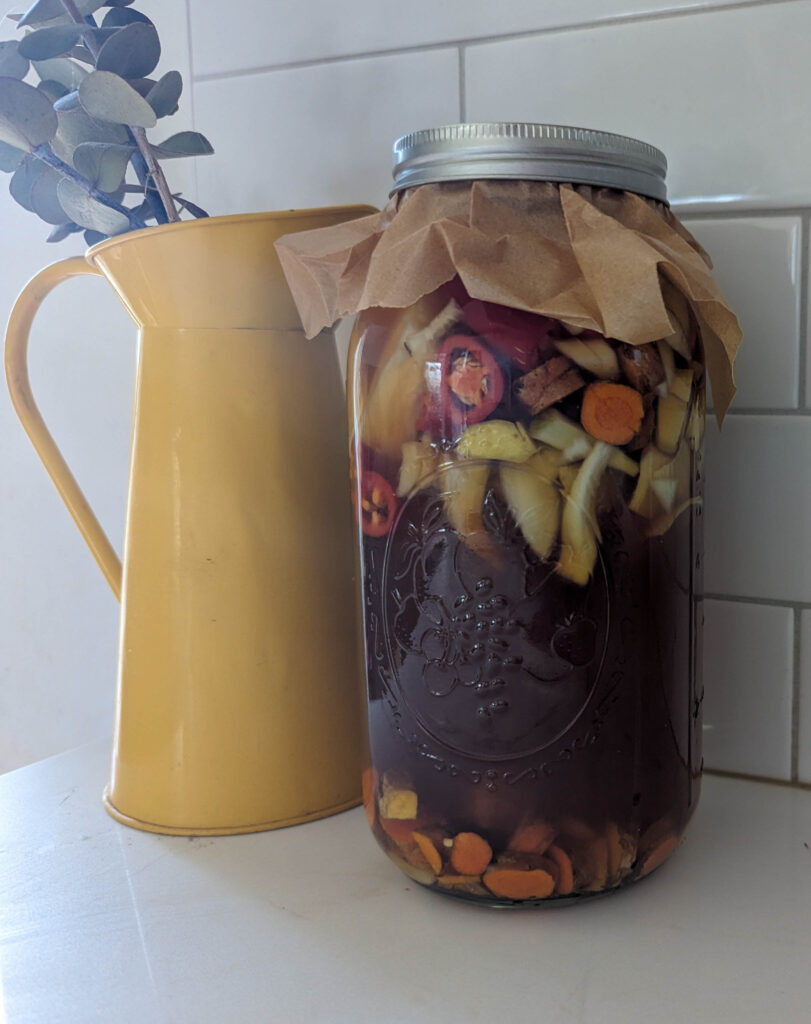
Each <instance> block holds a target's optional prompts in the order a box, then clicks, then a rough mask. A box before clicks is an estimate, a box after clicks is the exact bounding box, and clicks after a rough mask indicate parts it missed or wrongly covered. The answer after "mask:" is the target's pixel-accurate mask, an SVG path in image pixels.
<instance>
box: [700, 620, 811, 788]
mask: <svg viewBox="0 0 811 1024" xmlns="http://www.w3.org/2000/svg"><path fill="white" fill-rule="evenodd" d="M793 647H794V625H793V612H792V610H791V609H790V608H778V607H775V606H773V605H757V604H743V603H738V602H732V601H705V602H704V765H705V767H707V768H715V769H717V770H719V771H726V772H739V773H742V774H748V775H762V776H766V777H769V778H773V779H786V780H788V779H790V778H791V713H792V685H793V683H792V679H793Z"/></svg>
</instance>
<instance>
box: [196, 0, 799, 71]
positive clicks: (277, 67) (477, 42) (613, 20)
mask: <svg viewBox="0 0 811 1024" xmlns="http://www.w3.org/2000/svg"><path fill="white" fill-rule="evenodd" d="M805 2H807V0H738V2H736V3H724V4H722V5H720V6H711V7H701V8H696V7H694V6H691V7H687V8H681V9H677V10H674V9H673V8H670V9H668V10H664V11H643V12H641V13H639V14H620V15H613V16H608V17H605V18H598V19H594V20H592V21H586V22H578V23H569V24H566V25H550V26H548V27H546V28H535V29H525V30H523V31H518V32H504V33H501V34H495V35H490V36H481V37H476V36H473V37H465V38H462V39H447V40H444V41H442V42H437V43H414V44H413V45H410V46H401V47H388V48H385V49H379V50H367V51H360V52H356V53H347V54H340V55H338V56H333V57H316V58H310V59H305V60H298V61H283V62H281V63H276V64H263V65H256V66H254V67H250V68H238V69H232V70H230V71H210V72H203V73H202V74H200V75H197V76H196V78H195V81H198V82H212V81H217V80H220V79H223V78H244V77H245V76H248V75H260V74H265V73H267V72H272V71H291V70H298V69H301V68H309V67H319V66H322V65H325V64H339V63H343V62H345V61H352V60H364V59H368V58H372V57H394V56H399V55H401V54H409V53H423V52H428V51H431V50H450V49H454V48H461V47H467V46H486V45H490V44H492V43H508V42H513V41H516V40H520V39H532V38H535V37H538V36H547V35H558V34H560V33H563V32H576V31H582V30H588V29H595V28H610V27H611V26H614V25H634V24H639V23H641V22H648V21H663V20H665V19H667V18H686V17H692V16H697V17H700V16H701V15H705V14H718V13H721V12H723V11H737V10H746V9H748V8H750V7H778V6H787V5H788V4H796V3H805Z"/></svg>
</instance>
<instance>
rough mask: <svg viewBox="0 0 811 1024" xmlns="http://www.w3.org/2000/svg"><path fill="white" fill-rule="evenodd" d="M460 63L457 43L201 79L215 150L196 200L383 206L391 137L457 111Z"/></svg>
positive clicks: (218, 208) (247, 206)
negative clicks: (451, 47) (442, 47)
mask: <svg viewBox="0 0 811 1024" xmlns="http://www.w3.org/2000/svg"><path fill="white" fill-rule="evenodd" d="M458 71H459V68H458V60H457V55H456V52H455V51H453V50H432V51H430V52H428V53H410V54H403V55H400V56H393V57H374V58H368V59H365V60H354V61H342V62H339V63H333V64H324V65H319V66H313V67H307V68H295V69H289V70H281V71H270V72H265V73H263V74H257V75H246V76H239V77H236V78H230V79H224V80H221V81H211V82H198V83H197V84H196V86H195V116H196V120H197V124H198V125H199V126H201V127H202V126H204V130H205V132H206V134H208V135H209V137H210V138H211V140H212V142H213V144H214V147H215V150H216V152H215V154H214V156H209V157H204V158H203V159H201V160H199V161H198V175H199V182H200V185H199V194H200V201H201V203H202V204H203V205H204V206H206V209H208V210H209V212H210V213H215V212H216V213H238V212H243V211H253V210H272V209H286V208H288V207H298V208H303V207H308V206H321V205H325V204H332V203H358V202H367V203H368V202H370V203H373V204H375V205H381V204H383V203H384V202H385V201H386V197H387V194H388V190H389V187H390V184H391V180H392V178H391V146H392V143H393V142H394V140H395V138H397V137H398V136H399V135H401V134H403V133H404V132H408V131H412V130H414V129H416V128H421V127H423V126H425V125H426V124H427V125H431V124H437V123H443V122H447V121H448V120H456V119H457V118H458V113H459V88H458V84H459V75H458ZM207 204H208V205H207ZM210 207H211V208H210Z"/></svg>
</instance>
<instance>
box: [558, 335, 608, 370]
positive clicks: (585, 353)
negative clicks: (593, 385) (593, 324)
mask: <svg viewBox="0 0 811 1024" xmlns="http://www.w3.org/2000/svg"><path fill="white" fill-rule="evenodd" d="M555 348H556V349H557V350H558V352H560V353H561V354H562V355H564V356H566V358H567V359H571V361H572V362H573V363H576V364H577V365H578V366H579V367H580V369H581V370H586V371H587V372H588V373H591V374H593V375H594V376H595V377H599V378H600V379H601V380H619V378H620V368H619V363H618V362H617V353H616V352H615V351H614V349H613V347H612V346H611V345H609V344H608V342H607V341H605V340H604V339H603V338H589V339H588V340H582V341H581V340H580V339H579V338H571V339H569V340H568V341H556V342H555Z"/></svg>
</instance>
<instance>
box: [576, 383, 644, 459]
mask: <svg viewBox="0 0 811 1024" xmlns="http://www.w3.org/2000/svg"><path fill="white" fill-rule="evenodd" d="M644 415H645V408H644V406H643V404H642V396H641V395H640V394H639V392H638V391H634V389H633V388H629V387H628V386H627V385H626V384H609V383H607V382H605V381H597V382H595V383H594V384H589V386H588V387H587V388H586V390H585V392H584V394H583V405H582V407H581V409H580V422H581V423H582V424H583V427H584V428H585V429H586V431H587V432H588V433H589V434H591V436H592V437H594V438H596V439H597V440H598V441H605V442H607V443H608V444H613V445H618V444H627V443H628V442H629V441H631V440H632V439H633V437H634V435H635V434H636V432H637V431H638V430H639V428H640V426H641V425H642V418H643V416H644Z"/></svg>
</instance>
